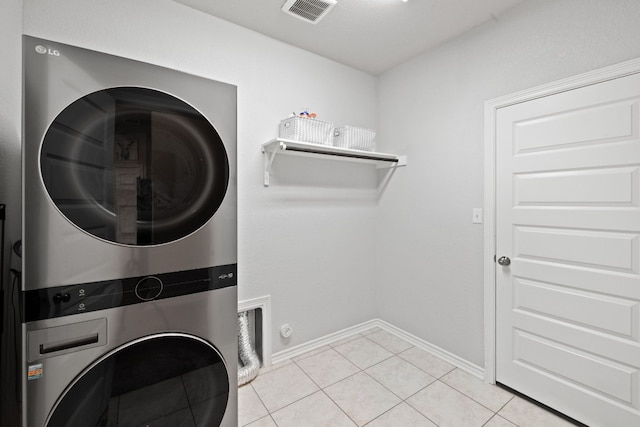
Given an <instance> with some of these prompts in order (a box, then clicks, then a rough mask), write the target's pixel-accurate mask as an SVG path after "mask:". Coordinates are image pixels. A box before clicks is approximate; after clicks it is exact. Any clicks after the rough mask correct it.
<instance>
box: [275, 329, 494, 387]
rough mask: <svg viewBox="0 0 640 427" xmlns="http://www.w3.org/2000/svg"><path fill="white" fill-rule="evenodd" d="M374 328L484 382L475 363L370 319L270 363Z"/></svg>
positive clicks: (280, 354) (285, 352)
mask: <svg viewBox="0 0 640 427" xmlns="http://www.w3.org/2000/svg"><path fill="white" fill-rule="evenodd" d="M375 327H379V328H380V329H383V330H385V331H387V332H389V333H391V334H393V335H396V336H397V337H399V338H402V339H404V340H405V341H407V342H409V343H411V344H412V345H414V346H415V347H417V348H419V349H421V350H424V351H427V352H429V353H431V354H433V355H434V356H437V357H439V358H440V359H442V360H444V361H445V362H447V363H450V364H451V365H453V366H455V367H456V368H460V369H462V370H463V371H466V372H468V373H470V374H471V375H474V376H476V377H478V378H480V379H482V380H484V368H482V367H480V366H478V365H476V364H475V363H472V362H469V361H468V360H466V359H463V358H462V357H459V356H456V355H455V354H453V353H450V352H448V351H447V350H444V349H442V348H440V347H438V346H436V345H434V344H431V343H430V342H428V341H425V340H423V339H421V338H418V337H416V336H415V335H412V334H410V333H408V332H406V331H404V330H402V329H400V328H398V327H397V326H394V325H392V324H391V323H389V322H386V321H384V320H381V319H372V320H369V321H366V322H363V323H360V324H358V325H355V326H351V327H349V328H346V329H343V330H341V331H338V332H334V333H331V334H328V335H325V336H323V337H320V338H316V339H314V340H311V341H308V342H306V343H303V344H299V345H296V346H294V347H291V348H288V349H286V350H282V351H279V352H277V353H274V354H273V355H272V356H271V361H272V363H273V364H277V363H281V362H284V361H286V360H288V359H292V358H294V357H296V356H299V355H301V354H304V353H307V352H309V351H312V350H315V349H318V348H320V347H323V346H325V345H329V344H331V343H333V342H335V341H338V340H341V339H343V338H346V337H348V336H350V335H353V334H356V333H359V332H364V331H366V330H368V329H371V328H375Z"/></svg>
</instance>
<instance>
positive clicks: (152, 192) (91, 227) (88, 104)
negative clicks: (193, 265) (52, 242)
mask: <svg viewBox="0 0 640 427" xmlns="http://www.w3.org/2000/svg"><path fill="white" fill-rule="evenodd" d="M40 171H41V174H42V180H43V182H44V185H45V187H46V190H47V192H48V194H49V197H50V198H51V200H52V202H53V203H54V204H55V206H56V207H57V209H58V210H59V211H60V212H61V213H62V215H64V216H65V217H66V218H67V219H68V220H69V221H70V222H71V223H73V224H74V225H75V226H77V227H78V228H79V229H81V230H83V231H84V232H86V233H88V234H91V235H93V236H95V237H97V238H100V239H103V240H107V241H110V242H114V243H120V244H124V245H134V246H148V245H157V244H162V243H168V242H171V241H174V240H177V239H180V238H182V237H185V236H187V235H189V234H191V233H193V232H195V231H196V230H198V229H199V228H200V227H202V226H203V225H204V224H205V223H206V222H207V221H208V220H209V219H210V218H211V217H212V216H213V215H214V213H215V212H216V210H217V209H218V207H219V206H220V204H221V203H222V200H223V199H224V196H225V192H226V190H227V184H228V179H229V163H228V159H227V153H226V151H225V148H224V145H223V143H222V140H221V139H220V136H219V135H218V133H217V132H216V130H215V129H214V127H213V126H212V125H211V123H210V122H209V121H208V120H207V119H206V118H205V117H203V116H202V115H201V114H200V113H199V112H198V111H197V110H196V109H194V108H193V107H191V106H190V105H188V104H187V103H185V102H184V101H182V100H180V99H178V98H175V97H174V96H172V95H168V94H166V93H164V92H160V91H157V90H151V89H144V88H136V87H117V88H111V89H106V90H101V91H98V92H95V93H92V94H89V95H86V96H84V97H82V98H81V99H78V100H77V101H75V102H73V103H72V104H71V105H69V106H68V107H67V108H65V109H64V110H63V111H62V112H61V113H60V114H59V115H58V116H57V117H56V119H55V120H54V121H53V123H52V124H51V125H50V127H49V129H48V131H47V133H46V135H45V137H44V140H43V142H42V148H41V152H40Z"/></svg>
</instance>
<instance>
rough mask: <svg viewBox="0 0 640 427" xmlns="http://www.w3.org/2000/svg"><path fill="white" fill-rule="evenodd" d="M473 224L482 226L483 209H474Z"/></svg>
mask: <svg viewBox="0 0 640 427" xmlns="http://www.w3.org/2000/svg"><path fill="white" fill-rule="evenodd" d="M471 222H472V223H474V224H482V208H473V211H472V217H471Z"/></svg>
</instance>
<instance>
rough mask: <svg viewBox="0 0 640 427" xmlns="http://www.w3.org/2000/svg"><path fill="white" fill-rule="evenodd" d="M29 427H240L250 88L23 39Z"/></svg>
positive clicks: (24, 380)
mask: <svg viewBox="0 0 640 427" xmlns="http://www.w3.org/2000/svg"><path fill="white" fill-rule="evenodd" d="M23 67H24V79H23V82H24V88H23V100H24V102H23V106H24V114H23V159H22V160H23V252H22V263H23V264H22V267H23V271H22V292H21V297H22V305H23V307H22V313H23V314H22V334H21V336H22V341H23V342H22V358H21V363H22V367H21V370H22V372H21V385H22V387H21V390H22V391H21V395H22V424H23V427H45V426H46V427H58V426H65V427H76V426H77V427H80V426H82V427H94V426H139V425H144V426H156V425H157V426H160V425H171V426H174V425H175V426H191V425H193V426H217V425H222V426H235V425H236V424H237V414H236V412H237V402H236V394H237V387H236V371H237V292H236V280H237V274H236V273H237V271H236V269H237V213H236V206H237V196H236V111H237V108H236V102H237V100H236V87H235V86H232V85H229V84H225V83H221V82H216V81H212V80H208V79H205V78H201V77H197V76H194V75H189V74H186V73H183V72H180V71H176V70H170V69H166V68H162V67H158V66H155V65H151V64H147V63H143V62H139V61H135V60H131V59H125V58H121V57H117V56H113V55H109V54H105V53H100V52H95V51H91V50H87V49H83V48H79V47H74V46H69V45H66V44H62V43H57V42H52V41H48V40H42V39H37V38H34V37H30V36H24V38H23Z"/></svg>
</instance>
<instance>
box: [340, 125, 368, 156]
mask: <svg viewBox="0 0 640 427" xmlns="http://www.w3.org/2000/svg"><path fill="white" fill-rule="evenodd" d="M333 145H335V146H336V147H341V148H351V149H354V150H364V151H375V150H376V131H374V130H371V129H365V128H360V127H356V126H342V127H338V128H335V130H334V133H333Z"/></svg>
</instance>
